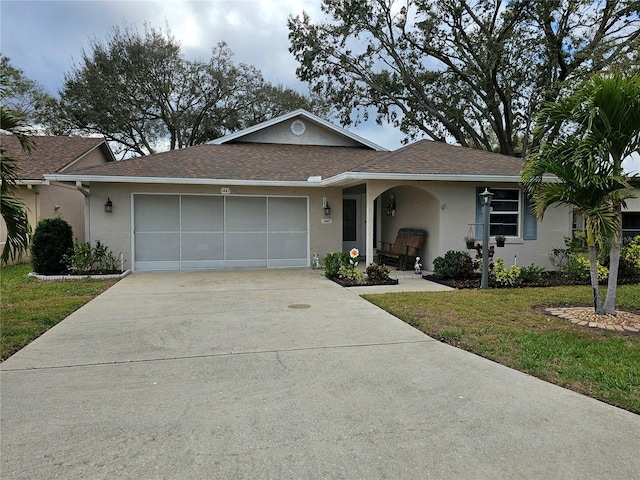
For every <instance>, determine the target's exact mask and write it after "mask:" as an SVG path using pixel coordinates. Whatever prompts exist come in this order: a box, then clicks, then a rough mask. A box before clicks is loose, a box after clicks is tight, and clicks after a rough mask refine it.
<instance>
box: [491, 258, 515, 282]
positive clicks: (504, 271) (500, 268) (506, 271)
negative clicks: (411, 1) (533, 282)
mask: <svg viewBox="0 0 640 480" xmlns="http://www.w3.org/2000/svg"><path fill="white" fill-rule="evenodd" d="M490 275H491V278H492V279H493V280H494V281H495V282H496V284H497V285H498V286H500V287H513V286H515V285H516V283H517V282H518V279H519V278H520V267H518V266H516V265H511V266H510V267H509V268H506V267H505V264H504V259H503V258H500V257H498V258H496V259H495V261H494V262H493V269H492V270H491V273H490Z"/></svg>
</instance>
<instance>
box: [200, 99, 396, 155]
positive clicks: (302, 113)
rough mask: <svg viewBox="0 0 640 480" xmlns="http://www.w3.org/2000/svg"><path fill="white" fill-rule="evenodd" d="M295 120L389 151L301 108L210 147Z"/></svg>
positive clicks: (364, 145)
mask: <svg viewBox="0 0 640 480" xmlns="http://www.w3.org/2000/svg"><path fill="white" fill-rule="evenodd" d="M294 118H298V119H301V120H305V121H307V122H311V123H314V124H316V125H319V126H320V127H322V128H324V129H326V130H329V131H331V132H333V133H335V134H337V135H339V136H342V137H345V138H348V139H350V140H353V141H355V142H356V143H357V144H359V145H360V146H362V147H364V148H369V149H372V150H376V151H379V152H387V151H388V150H387V149H386V148H384V147H381V146H380V145H376V144H375V143H373V142H371V141H369V140H367V139H366V138H362V137H360V136H358V135H356V134H355V133H353V132H350V131H349V130H346V129H344V128H340V127H338V126H337V125H334V124H332V123H331V122H328V121H326V120H323V119H322V118H320V117H318V116H316V115H314V114H312V113H309V112H307V111H306V110H304V109H302V108H300V109H298V110H294V111H293V112H289V113H286V114H284V115H280V116H279V117H275V118H272V119H270V120H267V121H266V122H262V123H258V124H256V125H253V126H251V127H248V128H245V129H244V130H241V131H239V132H234V133H231V134H229V135H225V136H224V137H220V138H216V139H215V140H212V141H210V142H207V143H208V144H210V145H222V144H224V143H232V142H234V143H235V142H242V141H243V139H244V138H250V136H251V135H252V134H254V133H256V132H258V131H261V130H266V129H268V128H270V127H273V126H275V125H278V124H281V123H284V122H287V121H289V120H292V119H294Z"/></svg>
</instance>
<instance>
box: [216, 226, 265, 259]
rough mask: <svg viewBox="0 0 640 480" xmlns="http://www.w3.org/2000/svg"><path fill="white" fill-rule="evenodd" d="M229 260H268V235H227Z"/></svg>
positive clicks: (245, 233)
mask: <svg viewBox="0 0 640 480" xmlns="http://www.w3.org/2000/svg"><path fill="white" fill-rule="evenodd" d="M226 258H227V260H228V261H229V260H243V259H247V260H249V259H250V260H256V259H265V260H266V258H267V235H266V233H265V232H260V233H249V232H243V233H227V251H226Z"/></svg>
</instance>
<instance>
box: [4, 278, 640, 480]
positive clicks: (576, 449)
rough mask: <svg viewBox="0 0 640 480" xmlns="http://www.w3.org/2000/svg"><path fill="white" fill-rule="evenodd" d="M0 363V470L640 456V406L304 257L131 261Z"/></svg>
mask: <svg viewBox="0 0 640 480" xmlns="http://www.w3.org/2000/svg"><path fill="white" fill-rule="evenodd" d="M401 282H402V281H401ZM425 283H427V282H425ZM416 286H417V284H416ZM434 288H437V287H434ZM359 291H360V290H358V292H359ZM362 292H363V291H362ZM363 293H364V292H363ZM435 294H437V293H435ZM447 295H451V296H452V301H453V300H454V298H455V292H452V293H447ZM0 370H1V372H0V382H1V404H0V405H1V412H0V414H1V424H0V426H1V431H0V433H1V454H2V464H1V470H0V477H2V478H3V479H5V478H6V479H57V478H59V479H123V478H124V479H128V478H130V479H270V478H273V479H338V478H340V479H342V478H345V479H418V478H433V479H587V478H588V479H607V480H611V479H632V478H637V475H638V472H639V471H640V457H639V454H638V445H640V416H637V415H634V414H632V413H629V412H626V411H624V410H620V409H617V408H614V407H611V406H609V405H606V404H604V403H601V402H598V401H595V400H592V399H590V398H587V397H584V396H581V395H578V394H576V393H573V392H571V391H569V390H565V389H562V388H559V387H556V386H553V385H550V384H548V383H545V382H542V381H539V380H537V379H535V378H532V377H530V376H527V375H524V374H522V373H519V372H516V371H514V370H510V369H508V368H506V367H503V366H500V365H498V364H495V363H492V362H490V361H488V360H484V359H482V358H480V357H477V356H475V355H472V354H470V353H467V352H463V351H461V350H458V349H456V348H453V347H450V346H448V345H445V344H442V343H440V342H438V341H436V340H433V339H431V338H429V337H427V336H425V335H423V334H422V333H420V332H418V331H417V330H415V329H413V328H411V327H410V326H408V325H406V324H405V323H403V322H401V321H400V320H398V319H396V318H395V317H393V316H391V315H389V314H387V313H386V312H384V311H382V310H380V309H378V308H377V307H375V306H373V305H371V304H370V303H368V302H366V301H365V300H363V299H362V298H360V296H359V295H358V293H357V292H356V289H344V288H341V287H339V286H338V285H336V284H335V283H333V282H330V281H328V280H326V279H325V278H323V277H322V276H320V275H319V274H318V273H317V272H313V271H310V270H284V271H257V272H255V271H254V272H206V273H204V272H203V273H162V274H134V275H131V276H129V277H127V278H125V279H124V280H122V281H120V282H119V283H118V284H117V285H115V286H114V287H113V288H111V289H110V290H108V291H107V292H105V293H104V294H103V295H101V296H100V297H98V298H96V299H95V300H94V301H92V302H90V303H89V304H87V305H86V306H85V307H83V308H81V309H80V310H78V311H77V312H75V313H74V314H72V315H71V316H69V317H68V318H67V319H66V320H65V321H63V322H62V323H60V324H59V325H57V326H56V327H54V328H52V329H51V330H50V331H49V332H47V333H46V334H45V335H43V336H42V337H40V338H39V339H38V340H36V341H35V342H33V343H32V344H31V345H29V346H28V347H26V348H25V349H23V350H22V351H20V352H19V353H17V354H16V355H14V356H13V357H11V358H10V359H8V360H7V361H6V362H4V363H3V364H2V365H1V366H0Z"/></svg>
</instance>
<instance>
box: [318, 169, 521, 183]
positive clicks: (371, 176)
mask: <svg viewBox="0 0 640 480" xmlns="http://www.w3.org/2000/svg"><path fill="white" fill-rule="evenodd" d="M354 180H362V181H364V180H396V181H412V180H413V181H416V180H420V181H440V182H505V183H519V182H520V175H468V174H441V173H421V174H415V173H372V172H345V173H341V174H339V175H336V176H334V177H331V178H327V179H326V180H325V181H324V182H325V184H326V185H340V184H343V183H349V182H352V181H354Z"/></svg>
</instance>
